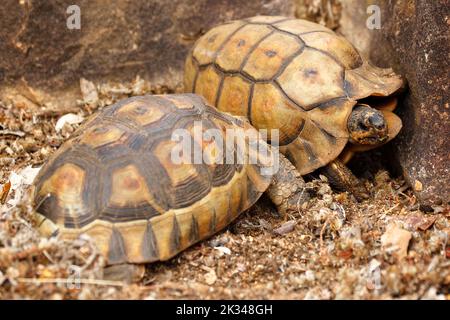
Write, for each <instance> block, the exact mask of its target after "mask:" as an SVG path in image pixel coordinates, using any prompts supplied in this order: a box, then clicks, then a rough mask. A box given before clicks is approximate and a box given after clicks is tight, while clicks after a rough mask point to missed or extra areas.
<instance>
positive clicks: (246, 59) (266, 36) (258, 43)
mask: <svg viewBox="0 0 450 320" xmlns="http://www.w3.org/2000/svg"><path fill="white" fill-rule="evenodd" d="M274 32H275V31H271V32H269V33H268V34H266V35H265V36H263V37H262V38H261V39H259V40H258V41H257V42H256V43H255V44H254V45H253V46H252V47H251V48H250V50H249V52H248V53H247V55H246V56H245V57H244V59H243V60H242V63H241V65H240V66H239V72H240V73H241V74H245V75H246V76H247V77H250V75H248V74H247V73H245V72H243V70H242V69H244V67H245V65H246V64H247V61H248V59H250V55H251V54H252V53H253V52H254V51H255V50H256V48H258V46H259V45H260V44H261V42H263V41H264V40H265V39H267V38H268V37H270V36H271V35H272V34H274ZM251 79H252V80H253V79H254V78H253V77H251Z"/></svg>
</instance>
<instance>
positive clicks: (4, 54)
mask: <svg viewBox="0 0 450 320" xmlns="http://www.w3.org/2000/svg"><path fill="white" fill-rule="evenodd" d="M76 3H77V5H78V6H79V7H80V13H81V15H80V17H81V28H80V29H79V30H78V29H72V30H70V29H68V28H67V26H66V22H67V21H66V20H67V19H68V17H70V16H71V14H70V13H69V14H68V13H67V12H66V10H67V8H68V7H69V6H70V5H72V4H73V1H69V0H51V1H47V0H27V1H18V0H4V1H2V5H1V6H0V39H1V41H0V56H1V60H0V98H2V97H3V98H5V97H6V98H7V97H9V98H11V97H12V98H13V100H17V96H18V95H22V96H24V97H26V99H28V100H30V101H31V102H32V103H34V104H38V105H41V104H43V103H44V102H45V104H47V105H50V107H56V108H62V107H64V106H70V105H71V104H73V103H74V102H75V98H76V97H77V96H78V97H79V96H80V92H79V79H80V78H81V77H83V78H86V79H88V80H91V81H94V82H97V81H105V80H111V81H114V80H117V81H120V82H125V81H127V80H131V79H134V78H135V77H136V75H139V76H140V77H141V78H143V79H145V80H148V81H151V82H153V83H161V84H162V83H163V84H165V85H173V86H175V85H176V84H177V83H178V82H179V81H180V79H181V78H182V69H183V62H184V58H185V56H186V53H187V51H188V50H189V48H190V46H191V45H192V43H193V41H194V40H195V39H196V38H197V37H198V36H200V35H201V33H202V32H204V31H206V30H208V29H209V28H211V26H213V25H215V24H218V23H222V22H224V21H226V20H230V19H239V18H243V17H247V16H252V15H257V14H268V15H288V16H289V15H293V14H294V6H293V2H291V1H290V0H289V1H283V0H254V1H239V0H172V1H166V0H150V1H144V0H140V1H121V0H106V1H105V0H89V1H88V0H80V1H77V2H76Z"/></svg>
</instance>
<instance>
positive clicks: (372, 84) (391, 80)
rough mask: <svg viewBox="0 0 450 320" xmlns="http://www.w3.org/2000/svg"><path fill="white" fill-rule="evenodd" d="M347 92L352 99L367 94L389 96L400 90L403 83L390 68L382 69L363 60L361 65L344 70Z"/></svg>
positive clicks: (363, 96) (360, 97) (364, 96)
mask: <svg viewBox="0 0 450 320" xmlns="http://www.w3.org/2000/svg"><path fill="white" fill-rule="evenodd" d="M345 81H346V88H347V94H348V96H349V97H351V98H352V99H354V100H357V99H362V98H366V97H368V96H381V97H386V96H389V95H391V94H393V93H395V92H396V91H398V90H400V89H401V88H402V87H403V85H404V83H403V80H402V78H401V77H400V76H399V75H396V74H395V73H394V72H393V71H392V69H390V68H388V69H383V68H378V67H375V66H372V65H370V64H369V63H368V62H365V63H364V64H363V65H362V66H361V67H359V68H357V69H353V70H345Z"/></svg>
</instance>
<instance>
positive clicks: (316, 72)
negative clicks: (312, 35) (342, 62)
mask: <svg viewBox="0 0 450 320" xmlns="http://www.w3.org/2000/svg"><path fill="white" fill-rule="evenodd" d="M342 73H343V69H342V67H340V66H339V65H338V64H337V63H336V62H335V61H334V60H333V59H332V58H330V57H329V56H327V55H326V54H324V53H322V52H320V51H316V50H313V49H310V48H305V50H303V52H302V53H301V54H300V55H299V56H297V57H295V58H294V59H293V60H292V62H291V63H290V64H289V65H288V66H287V67H286V69H285V70H284V72H283V73H282V74H281V75H280V76H279V77H278V79H277V81H278V83H279V84H280V86H281V87H282V89H283V90H284V92H285V93H286V94H287V95H288V96H289V97H290V98H291V99H292V100H294V101H295V102H297V103H298V104H299V105H300V106H301V107H302V108H303V109H305V110H310V109H312V108H313V107H314V106H315V104H318V103H323V102H326V101H328V100H330V99H333V98H337V97H341V96H344V95H345V92H344V90H343V77H342Z"/></svg>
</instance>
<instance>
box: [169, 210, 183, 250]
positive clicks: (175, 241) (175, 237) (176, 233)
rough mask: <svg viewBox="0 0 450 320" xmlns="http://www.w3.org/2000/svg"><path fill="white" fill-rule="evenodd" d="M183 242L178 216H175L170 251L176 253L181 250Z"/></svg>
mask: <svg viewBox="0 0 450 320" xmlns="http://www.w3.org/2000/svg"><path fill="white" fill-rule="evenodd" d="M180 243H181V232H180V226H179V225H178V220H177V217H176V216H175V215H174V216H173V226H172V232H171V234H170V253H171V254H175V253H176V252H178V251H179V250H180Z"/></svg>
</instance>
